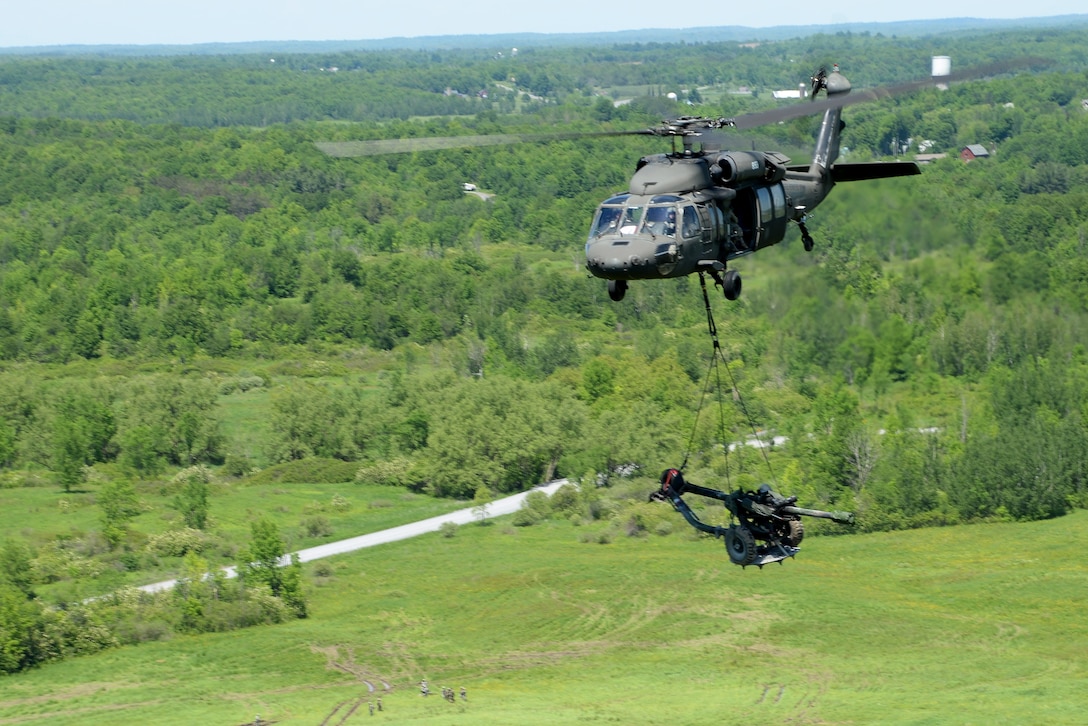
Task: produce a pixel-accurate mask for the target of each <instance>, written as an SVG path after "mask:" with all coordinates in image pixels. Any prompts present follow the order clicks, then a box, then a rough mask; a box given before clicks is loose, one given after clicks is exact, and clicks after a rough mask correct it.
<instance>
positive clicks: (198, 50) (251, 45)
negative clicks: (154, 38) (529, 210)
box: [0, 14, 1088, 56]
mask: <svg viewBox="0 0 1088 726" xmlns="http://www.w3.org/2000/svg"><path fill="white" fill-rule="evenodd" d="M1077 25H1085V26H1088V14H1080V15H1056V16H1051V17H1040V18H1014V19H986V18H949V19H945V20H903V21H898V22H894V23H834V24H828V25H778V26H775V27H771V28H749V27H745V26H740V25H725V26H719V27H699V28H669V29H667V28H646V29H643V30H621V31H615V32H606V33H500V34H495V35H427V36H420V37H417V38H382V39H377V40H268V41H253V42H246V43H199V44H194V45H55V46H24V47H10V48H0V54H7V55H114V56H115V55H128V56H147V55H224V54H246V53H333V52H345V51H359V50H402V49H409V50H434V49H449V48H465V49H471V48H531V47H555V46H586V45H620V44H630V43H717V42H729V41H734V42H756V41H775V40H786V39H789V38H803V37H806V36H810V35H818V34H821V33H869V34H882V35H887V36H925V35H944V34H950V33H963V32H972V31H997V30H1008V29H1010V28H1034V27H1038V28H1048V27H1062V28H1069V27H1070V26H1077Z"/></svg>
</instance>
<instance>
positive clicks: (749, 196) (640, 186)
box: [586, 66, 921, 301]
mask: <svg viewBox="0 0 1088 726" xmlns="http://www.w3.org/2000/svg"><path fill="white" fill-rule="evenodd" d="M850 89H851V87H850V82H849V81H848V80H847V79H846V77H845V76H843V75H842V74H841V73H840V72H839V69H838V66H835V67H834V68H833V70H832V71H831V72H830V73H827V72H826V70H824V69H823V68H821V69H820V70H819V71H817V72H816V73H815V74H814V75H813V76H812V89H811V95H812V98H813V99H815V98H816V95H817V94H818V93H820V92H821V91H823V92H824V93H826V96H827V102H829V104H830V105H828V107H827V108H826V109H825V110H824V117H823V122H822V123H821V125H820V131H819V134H818V136H817V139H816V148H815V151H814V152H813V156H812V163H811V164H807V165H804V166H791V165H790V160H789V159H788V158H787V157H785V156H783V155H782V154H780V153H778V152H775V151H721V150H719V149H714V148H713V141H712V140H713V139H714V134H713V133H712V132H713V131H714V130H716V129H722V128H726V127H732V128H747V127H751V126H755V125H758V124H760V123H768V122H770V121H775V120H781V119H783V118H784V117H787V116H792V115H798V114H797V110H796V109H797V107H793V108H788V109H782V110H780V111H778V112H774V111H772V112H769V113H765V114H750V115H748V116H743V117H739V118H735V119H726V118H719V119H710V118H701V117H684V118H679V119H675V120H673V121H671V122H665V123H664V124H663V125H661V126H659V127H657V128H654V129H648V130H647V131H646V132H644V133H651V134H655V135H661V136H672V137H674V138H676V137H679V138H680V139H681V141H682V146H683V149H682V151H679V152H677V151H675V150H674V151H673V152H672V153H668V154H655V155H653V156H644V157H643V158H642V159H640V160H639V162H638V166H637V168H636V171H635V175H634V176H633V177H631V182H630V185H629V186H628V189H627V192H625V193H623V194H617V195H616V196H614V197H611V198H609V199H606V200H605V201H604V202H603V203H602V204H601V205H600V207H599V208H598V209H597V214H596V216H595V217H594V219H593V225H592V226H591V228H590V232H589V240H588V241H587V242H586V268H587V269H588V270H589V271H590V272H591V273H592V274H593V275H596V276H597V277H601V278H604V279H606V280H608V294H609V297H611V298H612V299H613V300H616V301H619V300H622V299H623V297H624V294H625V293H626V292H627V283H628V281H629V280H646V279H656V278H667V277H680V276H682V275H689V274H691V273H693V272H707V273H709V274H710V275H712V276H713V277H714V279H715V281H717V283H718V284H719V285H721V287H722V290H723V292H724V294H725V297H726V298H727V299H729V300H736V299H737V298H738V297H739V296H740V291H741V279H740V275H739V274H738V273H737V271H736V270H726V264H727V263H728V262H729V261H730V260H733V259H736V258H738V257H741V256H744V255H748V254H751V253H752V252H755V251H756V250H760V249H763V248H764V247H769V246H771V245H774V244H778V243H779V242H781V241H782V240H783V239H784V238H785V236H786V229H787V225H788V224H789V223H790V222H795V223H796V224H797V225H798V227H799V228H800V230H801V240H802V242H803V244H804V247H805V249H806V250H808V251H811V250H812V247H813V240H812V235H810V234H809V231H808V229H807V228H806V227H805V219H806V216H807V215H808V213H809V212H811V211H812V210H813V209H815V207H816V206H817V205H818V204H819V203H820V202H822V201H823V200H824V198H825V197H826V196H827V194H828V192H830V191H831V188H832V187H833V186H834V185H835V184H836V183H837V182H841V181H855V180H862V179H882V178H888V177H898V176H909V175H913V174H920V173H921V170H920V169H919V168H918V165H917V164H916V163H914V162H912V161H911V162H879V161H878V162H868V163H853V164H843V163H836V161H835V159H836V158H837V157H838V156H839V136H840V133H841V131H842V129H843V127H844V124H843V122H842V119H841V114H842V106H843V105H845V104H844V103H841V100H842V99H844V97H845V96H846V94H848V93H849V92H850ZM800 108H801V112H802V113H813V112H814V111H813V110H812V108H811V107H810V106H808V104H803V105H801V107H800ZM783 112H785V113H783ZM708 132H710V133H708ZM704 137H706V138H708V139H709V140H710V141H711V143H705V142H703V139H704ZM697 141H699V142H702V143H701V147H702V148H701V149H699V150H698V151H695V150H693V149H692V146H693V145H694V142H697ZM723 271H724V275H723V274H722V272H723Z"/></svg>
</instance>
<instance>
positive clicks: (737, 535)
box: [725, 524, 756, 567]
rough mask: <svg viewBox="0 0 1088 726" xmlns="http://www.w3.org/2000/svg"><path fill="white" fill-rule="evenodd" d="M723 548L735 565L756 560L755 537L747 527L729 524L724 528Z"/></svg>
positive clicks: (742, 564) (748, 563) (747, 563)
mask: <svg viewBox="0 0 1088 726" xmlns="http://www.w3.org/2000/svg"><path fill="white" fill-rule="evenodd" d="M725 549H726V550H727V551H728V552H729V559H731V560H732V561H733V564H735V565H740V566H741V567H744V566H745V565H750V564H752V563H753V562H755V560H756V538H755V537H753V536H752V532H751V530H749V529H748V528H747V527H742V526H738V525H736V524H731V525H729V529H727V530H725Z"/></svg>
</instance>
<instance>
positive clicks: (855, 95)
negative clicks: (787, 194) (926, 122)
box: [733, 58, 1047, 129]
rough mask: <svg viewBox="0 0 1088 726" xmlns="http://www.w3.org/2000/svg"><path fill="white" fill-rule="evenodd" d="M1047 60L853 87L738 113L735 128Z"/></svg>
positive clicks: (1021, 60) (1002, 63)
mask: <svg viewBox="0 0 1088 726" xmlns="http://www.w3.org/2000/svg"><path fill="white" fill-rule="evenodd" d="M1046 63H1047V61H1045V60H1042V59H1040V58H1017V59H1015V60H1009V61H999V62H997V63H990V64H988V65H984V66H977V67H975V68H968V69H966V70H962V71H958V72H956V73H950V74H948V75H947V76H938V77H934V78H926V79H923V80H919V81H909V82H907V83H899V84H896V85H893V86H883V87H879V88H864V89H854V90H852V91H850V93H848V94H846V95H845V96H835V97H833V98H824V99H821V100H819V101H813V102H812V103H798V104H795V105H793V106H786V107H784V108H776V109H771V110H770V111H757V112H755V113H749V114H745V115H743V116H737V117H736V118H735V119H733V125H734V128H737V129H751V128H755V127H756V126H765V125H767V124H773V123H779V122H781V121H789V120H792V119H795V118H801V117H802V116H811V115H813V114H817V113H821V112H823V111H826V110H827V109H829V108H842V107H844V106H853V105H855V104H858V103H868V102H870V101H878V100H880V99H882V98H894V97H895V96H902V95H904V94H907V93H914V92H915V91H920V90H922V89H924V88H932V87H935V86H936V85H937V84H938V83H955V82H957V81H965V80H971V79H974V78H983V77H986V76H993V75H997V74H1000V73H1006V72H1008V71H1011V70H1013V69H1016V68H1024V67H1030V66H1039V65H1044V64H1046Z"/></svg>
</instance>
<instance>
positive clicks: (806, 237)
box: [801, 234, 815, 252]
mask: <svg viewBox="0 0 1088 726" xmlns="http://www.w3.org/2000/svg"><path fill="white" fill-rule="evenodd" d="M801 244H802V245H804V247H805V252H812V247H813V245H814V244H815V242H813V241H812V235H810V234H803V235H801Z"/></svg>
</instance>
